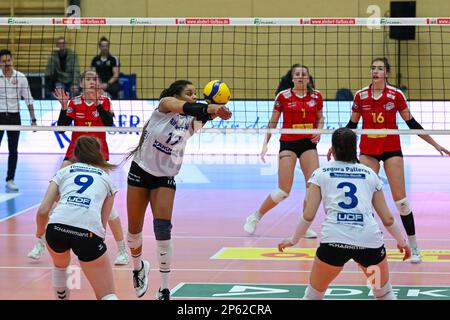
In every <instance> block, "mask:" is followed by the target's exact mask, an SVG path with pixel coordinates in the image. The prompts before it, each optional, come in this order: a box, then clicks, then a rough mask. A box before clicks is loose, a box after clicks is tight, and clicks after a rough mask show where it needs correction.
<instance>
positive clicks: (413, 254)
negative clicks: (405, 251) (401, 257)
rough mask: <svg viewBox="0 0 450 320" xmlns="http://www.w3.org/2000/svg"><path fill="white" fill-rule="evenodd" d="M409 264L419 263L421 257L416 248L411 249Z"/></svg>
mask: <svg viewBox="0 0 450 320" xmlns="http://www.w3.org/2000/svg"><path fill="white" fill-rule="evenodd" d="M410 262H411V263H421V262H422V256H421V255H420V250H419V249H418V248H417V247H416V248H411V260H410Z"/></svg>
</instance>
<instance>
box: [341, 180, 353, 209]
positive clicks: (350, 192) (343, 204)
mask: <svg viewBox="0 0 450 320" xmlns="http://www.w3.org/2000/svg"><path fill="white" fill-rule="evenodd" d="M337 188H338V189H344V188H348V191H345V193H344V196H345V198H348V199H349V200H350V203H348V201H346V202H344V201H341V202H339V203H338V205H339V207H341V208H342V209H353V208H355V207H356V206H357V205H358V198H357V197H356V196H355V193H356V191H358V188H356V186H355V185H354V184H353V183H351V182H341V183H339V184H338V185H337Z"/></svg>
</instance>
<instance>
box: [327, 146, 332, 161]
mask: <svg viewBox="0 0 450 320" xmlns="http://www.w3.org/2000/svg"><path fill="white" fill-rule="evenodd" d="M331 155H332V152H331V148H330V149H328V153H327V160H328V161H330V160H331Z"/></svg>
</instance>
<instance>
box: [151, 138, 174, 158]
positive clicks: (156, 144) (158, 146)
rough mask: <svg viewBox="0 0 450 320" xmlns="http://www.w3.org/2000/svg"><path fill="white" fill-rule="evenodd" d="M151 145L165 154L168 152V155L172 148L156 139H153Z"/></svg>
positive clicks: (170, 153)
mask: <svg viewBox="0 0 450 320" xmlns="http://www.w3.org/2000/svg"><path fill="white" fill-rule="evenodd" d="M153 147H155V148H156V149H157V150H159V151H161V152H163V153H165V154H168V155H169V156H170V155H172V148H170V147H168V146H166V145H165V144H163V143H161V142H159V141H158V140H155V142H153Z"/></svg>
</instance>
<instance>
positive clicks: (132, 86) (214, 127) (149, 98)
mask: <svg viewBox="0 0 450 320" xmlns="http://www.w3.org/2000/svg"><path fill="white" fill-rule="evenodd" d="M391 28H400V29H397V31H398V32H400V33H401V32H410V33H411V28H413V29H412V34H413V36H414V37H413V38H414V39H411V40H408V41H398V40H393V39H391V38H390V36H389V34H390V30H391ZM408 28H409V29H408ZM0 31H1V38H0V47H2V48H8V49H10V50H11V51H12V54H13V56H14V59H15V61H14V66H15V69H16V70H18V71H21V72H23V73H25V74H26V75H28V76H29V77H32V76H38V77H40V79H42V81H38V82H37V83H31V82H30V85H31V87H32V92H33V94H34V95H35V97H34V99H35V102H34V108H35V112H36V118H37V125H38V126H37V127H33V128H31V127H30V126H29V125H28V124H29V120H30V118H29V114H28V111H27V107H26V106H25V104H24V102H23V101H22V103H23V106H22V108H21V116H22V123H23V126H21V127H19V129H20V130H23V131H26V132H28V133H27V134H29V136H30V139H32V140H34V141H35V140H36V139H38V137H43V138H42V139H43V140H48V139H53V140H54V139H57V140H58V142H59V145H60V146H61V144H64V140H68V139H70V138H69V135H70V134H67V135H66V136H61V135H59V134H58V133H57V132H56V131H60V130H62V129H65V130H66V131H71V130H80V131H86V130H89V131H97V130H101V131H107V132H108V136H109V138H111V140H118V141H121V142H118V145H121V144H122V143H123V144H125V145H129V144H130V143H131V142H133V143H134V142H135V141H137V138H138V135H139V131H140V130H141V128H142V126H143V124H144V123H145V121H146V119H148V118H149V117H150V116H151V113H152V112H153V110H154V109H155V107H156V106H157V103H158V100H157V99H158V97H159V95H160V93H161V91H162V90H163V89H164V88H166V87H168V86H169V85H170V83H172V82H173V81H175V80H177V79H188V80H190V81H192V82H193V83H194V85H195V86H196V87H197V91H198V92H197V93H198V96H199V98H200V100H201V98H202V88H203V86H204V85H205V84H206V83H208V82H209V81H211V80H214V79H220V80H222V81H224V82H226V83H227V85H228V86H229V87H230V89H231V93H232V100H231V101H230V102H229V103H228V104H227V106H228V107H229V108H230V109H231V110H232V111H233V117H232V118H231V119H230V120H228V121H221V120H214V121H212V122H210V123H208V124H207V125H206V126H205V127H204V129H203V130H202V132H204V133H205V134H203V135H202V139H204V140H209V139H210V140H217V139H215V138H214V139H213V138H209V137H207V135H206V133H208V132H209V133H213V134H218V135H220V134H224V133H226V134H227V135H228V134H236V135H245V138H244V140H248V141H254V140H253V139H257V140H258V141H259V140H261V139H262V136H263V135H262V134H261V133H264V132H265V131H266V128H267V123H268V121H269V119H270V116H271V114H272V110H273V101H274V98H275V91H276V89H277V87H278V84H279V82H280V78H281V77H282V76H283V75H284V74H286V72H287V71H288V70H289V68H290V67H291V66H292V65H293V64H295V63H300V64H303V65H305V66H307V67H308V68H309V71H310V74H311V76H312V78H313V83H314V86H315V88H316V89H317V90H319V91H320V92H321V93H322V95H323V98H324V108H323V113H324V118H325V119H324V120H325V125H324V129H323V130H320V131H314V130H312V131H311V130H310V129H283V130H282V129H281V122H282V121H280V122H279V125H278V127H277V128H276V129H274V130H272V131H273V132H274V133H280V132H281V131H283V132H284V131H286V132H290V133H303V132H321V133H330V132H332V130H334V129H335V128H337V127H340V126H344V125H345V124H346V123H347V122H348V120H349V118H350V114H351V105H352V97H353V96H354V94H355V93H356V92H357V91H358V90H359V89H361V88H363V87H366V86H367V85H369V84H370V83H371V77H370V64H371V61H372V59H373V58H376V57H386V58H388V59H389V61H390V64H391V68H392V69H391V72H390V77H389V82H390V83H391V84H392V85H394V86H396V87H398V88H400V89H401V90H402V91H403V93H404V94H405V96H406V98H407V100H408V105H409V107H410V109H411V112H412V114H413V116H414V117H415V118H416V120H417V121H418V122H420V123H421V124H422V125H423V127H424V128H425V131H424V133H431V134H439V135H442V136H443V138H442V139H446V138H445V137H446V135H448V133H449V132H450V102H449V101H447V100H448V99H449V98H450V91H449V89H450V83H449V81H448V80H449V79H450V56H449V55H448V52H450V18H0ZM59 37H64V38H65V40H66V47H68V48H71V49H73V50H75V52H76V54H77V56H78V61H79V71H80V72H81V73H82V72H83V71H85V70H88V69H90V68H91V63H92V59H93V58H94V57H95V56H96V55H98V54H99V40H100V39H101V38H102V37H106V38H107V39H108V41H109V43H110V46H109V47H110V48H109V49H110V53H111V54H112V55H113V56H116V57H117V58H118V59H119V61H120V67H119V70H120V74H121V75H120V77H119V85H120V93H119V99H114V100H113V101H112V103H113V110H114V113H115V119H114V125H115V127H114V128H110V127H106V128H104V127H98V128H92V127H90V128H86V127H72V128H59V127H57V126H56V124H57V119H58V115H59V111H60V105H59V103H58V101H56V100H55V99H54V98H53V97H52V96H51V92H50V90H49V88H48V83H47V80H48V77H46V69H47V63H48V59H49V57H50V55H51V54H52V50H53V48H54V47H55V41H56V39H58V38H59ZM66 67H67V66H66ZM397 122H398V125H399V129H400V130H399V131H396V130H387V131H386V132H385V133H387V134H398V133H399V132H400V133H401V134H402V135H406V136H407V135H415V134H417V133H418V132H416V131H411V130H408V128H407V126H406V125H405V123H404V122H403V120H401V119H400V118H399V117H398V119H397ZM360 125H361V122H360ZM7 128H10V129H11V128H13V127H7V126H0V129H2V130H4V129H7ZM14 129H15V130H17V129H18V128H17V127H14ZM32 130H37V131H40V132H37V133H34V135H33V133H31V132H30V131H32ZM358 132H360V133H361V132H363V133H364V132H366V133H372V132H371V131H361V130H359V131H358ZM247 133H258V134H259V135H257V136H258V137H257V138H249V137H248V136H247V135H246V134H247ZM53 136H54V137H53ZM49 137H53V138H49ZM130 139H131V140H132V141H131V140H130ZM233 139H235V140H240V139H241V140H242V139H243V138H242V137H238V138H236V137H234V138H233ZM406 139H410V138H409V137H407V138H406ZM411 139H414V138H411ZM61 141H62V142H63V143H61ZM228 141H229V140H228ZM22 143H23V141H22V142H21V144H22ZM211 143H212V142H211ZM223 143H224V144H225V142H223ZM249 143H250V144H251V145H253V143H252V142H249ZM206 145H207V143H206ZM219 145H221V144H220V143H219ZM257 145H258V149H259V148H260V146H259V142H258V143H257ZM203 146H205V143H204V144H203ZM111 149H114V148H111ZM218 149H220V150H222V149H223V146H220V147H218ZM238 149H239V148H238ZM116 150H121V148H118V149H116ZM246 150H247V151H248V150H249V149H248V148H247V147H243V148H242V152H245V151H246ZM236 152H238V153H239V151H236Z"/></svg>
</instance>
